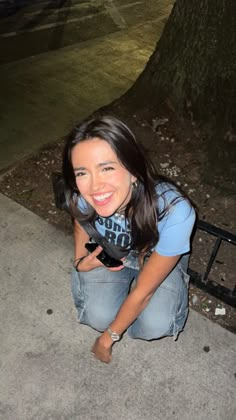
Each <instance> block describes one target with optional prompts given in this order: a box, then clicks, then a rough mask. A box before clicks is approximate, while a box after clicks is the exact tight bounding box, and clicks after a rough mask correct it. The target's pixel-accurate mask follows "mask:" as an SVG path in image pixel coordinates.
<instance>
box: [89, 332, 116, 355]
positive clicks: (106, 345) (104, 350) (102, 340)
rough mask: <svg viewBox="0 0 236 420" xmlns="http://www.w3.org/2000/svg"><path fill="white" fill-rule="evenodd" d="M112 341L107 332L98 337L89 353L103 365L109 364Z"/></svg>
mask: <svg viewBox="0 0 236 420" xmlns="http://www.w3.org/2000/svg"><path fill="white" fill-rule="evenodd" d="M112 344H113V341H112V339H111V337H110V336H109V334H108V333H107V331H105V332H104V333H103V334H102V335H101V336H100V337H98V338H97V339H96V341H95V343H94V345H93V347H92V349H91V353H92V355H93V356H94V357H96V359H98V360H100V361H101V362H103V363H110V362H111V360H112Z"/></svg>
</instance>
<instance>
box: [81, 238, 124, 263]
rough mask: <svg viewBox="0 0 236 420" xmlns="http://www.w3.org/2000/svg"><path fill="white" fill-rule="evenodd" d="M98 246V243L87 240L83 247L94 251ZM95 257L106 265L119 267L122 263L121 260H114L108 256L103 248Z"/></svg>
mask: <svg viewBox="0 0 236 420" xmlns="http://www.w3.org/2000/svg"><path fill="white" fill-rule="evenodd" d="M97 247H98V244H97V243H95V242H88V243H86V244H85V248H86V249H87V250H88V251H89V252H93V251H95V249H96V248H97ZM96 258H97V259H98V260H99V261H101V262H102V263H103V265H105V266H106V267H119V266H120V265H123V262H122V261H121V260H116V259H115V258H112V257H110V255H108V254H107V253H106V252H105V251H104V250H102V251H101V252H100V254H98V255H97V256H96Z"/></svg>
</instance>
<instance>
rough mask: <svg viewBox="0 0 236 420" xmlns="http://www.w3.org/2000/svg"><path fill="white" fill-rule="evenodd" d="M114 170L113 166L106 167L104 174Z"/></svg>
mask: <svg viewBox="0 0 236 420" xmlns="http://www.w3.org/2000/svg"><path fill="white" fill-rule="evenodd" d="M113 170H114V168H113V167H112V166H106V167H105V168H103V171H104V172H107V171H113Z"/></svg>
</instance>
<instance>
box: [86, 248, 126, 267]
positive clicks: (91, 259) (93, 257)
mask: <svg viewBox="0 0 236 420" xmlns="http://www.w3.org/2000/svg"><path fill="white" fill-rule="evenodd" d="M102 250H103V248H102V247H101V246H100V245H99V246H98V247H97V248H96V249H95V251H93V252H91V254H88V255H87V256H86V257H85V258H83V260H82V261H81V262H80V263H79V266H78V269H79V271H91V270H93V269H94V268H98V267H106V266H105V265H104V264H103V263H102V262H101V261H99V260H98V258H97V255H99V254H100V252H102ZM123 259H124V258H123ZM106 268H107V270H109V271H120V270H122V269H123V268H124V266H123V265H120V266H119V267H106Z"/></svg>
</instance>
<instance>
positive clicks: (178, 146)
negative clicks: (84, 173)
mask: <svg viewBox="0 0 236 420" xmlns="http://www.w3.org/2000/svg"><path fill="white" fill-rule="evenodd" d="M99 113H100V114H101V113H103V114H113V115H115V116H117V117H118V118H121V119H122V120H123V121H125V122H126V123H127V124H128V126H129V127H130V128H131V129H132V130H133V131H134V133H135V134H136V136H137V138H138V140H139V141H140V142H141V143H142V144H143V146H144V147H145V148H146V150H147V152H148V153H149V154H150V156H151V158H152V160H153V161H154V163H155V165H156V166H157V168H158V170H159V173H161V174H163V175H166V176H168V177H170V178H172V179H173V180H174V181H175V182H176V183H177V184H178V185H180V186H181V187H182V189H183V190H184V191H185V192H186V193H187V194H188V196H189V197H190V198H191V199H192V200H193V202H194V203H195V204H196V206H197V208H198V216H199V218H200V219H203V220H205V221H207V222H209V223H212V224H214V225H216V226H217V227H220V228H222V229H224V230H227V231H229V232H231V233H234V234H235V233H236V229H235V226H236V215H235V212H233V211H232V209H235V208H236V194H235V191H236V190H235V184H234V185H233V184H232V186H231V187H232V188H231V189H230V190H228V191H225V190H223V189H221V188H220V187H219V184H215V185H209V184H207V183H206V181H204V176H203V172H204V171H203V169H204V165H206V159H207V158H206V154H205V152H204V143H203V140H202V138H201V134H200V132H199V131H198V130H197V128H196V126H195V124H194V123H190V122H186V121H178V120H176V117H175V116H174V115H173V114H172V113H171V112H169V111H168V110H167V109H166V108H164V107H162V108H161V107H160V109H159V110H158V111H157V110H155V111H154V110H151V109H145V110H142V111H139V112H136V113H133V112H132V111H131V110H130V107H129V105H128V104H127V102H126V101H124V100H122V99H121V100H118V101H116V102H114V103H113V104H112V105H110V106H109V107H108V108H104V109H102V110H100V111H99ZM63 144H64V139H60V140H59V141H58V142H57V143H54V144H51V145H48V146H47V147H44V148H43V149H42V150H41V151H40V152H39V153H38V154H37V155H34V156H32V157H30V158H29V159H27V160H25V161H23V162H21V163H19V164H18V165H17V166H16V167H14V168H12V169H11V170H10V171H8V172H7V173H6V174H5V175H4V176H2V177H1V181H0V192H2V193H3V194H5V195H7V196H8V197H10V198H12V199H13V200H15V201H16V202H18V203H19V204H21V205H23V206H24V207H26V208H28V209H29V210H31V211H33V212H34V213H36V214H38V215H39V216H40V217H42V218H43V219H45V220H47V221H48V222H49V223H52V224H54V225H56V226H57V227H58V228H59V229H62V230H65V231H67V232H71V233H72V228H71V223H70V218H69V216H68V215H67V214H66V213H64V212H61V211H60V210H58V209H57V208H56V207H55V203H54V198H53V192H52V186H51V174H52V172H54V171H57V170H60V169H61V163H62V159H61V155H62V149H63ZM214 242H215V238H214V237H212V236H210V235H208V234H206V233H204V232H202V231H197V232H196V234H195V236H194V239H193V247H192V256H191V262H190V267H191V269H193V270H195V271H197V272H199V273H204V270H205V269H206V265H207V262H208V258H209V255H210V253H211V250H212V247H213V245H214ZM235 257H236V247H235V246H234V245H232V244H229V243H222V245H221V247H220V250H219V253H218V255H217V258H216V261H215V263H214V265H213V267H212V270H211V272H210V276H209V277H210V279H211V280H214V281H215V282H217V283H218V284H221V285H222V286H225V287H227V288H229V289H230V290H233V289H234V287H235V284H236V281H235V261H236V258H235ZM189 303H190V307H192V309H194V310H196V311H198V312H200V313H202V314H203V315H204V316H206V317H207V318H209V319H211V320H212V321H214V322H217V323H218V324H220V325H222V326H223V327H225V328H227V329H229V330H231V331H233V332H234V333H235V332H236V310H235V308H233V307H232V306H229V305H227V304H225V303H223V302H222V301H220V300H219V299H216V298H214V297H213V296H211V295H209V294H207V293H205V292H203V291H202V290H200V289H198V288H197V287H195V286H194V285H193V284H190V294H189Z"/></svg>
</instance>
